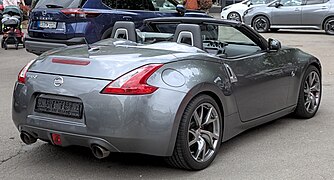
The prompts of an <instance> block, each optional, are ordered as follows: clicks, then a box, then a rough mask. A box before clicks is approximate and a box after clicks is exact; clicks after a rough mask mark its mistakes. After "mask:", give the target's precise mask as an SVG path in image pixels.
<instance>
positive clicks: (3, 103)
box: [0, 31, 334, 180]
mask: <svg viewBox="0 0 334 180" xmlns="http://www.w3.org/2000/svg"><path fill="white" fill-rule="evenodd" d="M263 35H264V36H265V37H267V38H268V37H273V38H276V39H278V40H280V41H281V42H282V44H283V45H286V46H293V47H297V48H301V49H302V50H304V51H306V52H308V53H311V54H313V55H315V56H316V57H318V58H319V59H320V60H321V62H322V65H323V81H322V82H323V97H322V102H321V106H320V109H319V111H318V114H317V115H316V116H315V117H314V118H312V119H309V120H298V119H293V118H291V117H289V116H288V117H284V118H281V119H278V120H276V121H273V122H271V123H268V124H265V125H262V126H260V127H256V128H253V129H251V130H248V131H246V132H244V133H242V134H240V135H239V136H237V137H235V138H233V139H231V140H229V141H228V142H225V143H223V144H222V147H221V149H220V152H219V154H218V155H217V157H216V159H215V161H214V162H213V163H212V164H211V166H210V167H208V168H207V169H205V170H202V171H198V172H192V171H184V170H179V169H173V168H170V167H169V166H167V165H166V164H165V163H164V161H163V160H162V159H161V158H159V157H154V156H146V155H138V154H121V153H112V154H111V156H110V157H108V158H107V159H103V160H97V159H95V158H94V157H93V155H92V154H91V152H90V150H89V149H88V148H82V147H68V148H61V147H57V146H53V145H50V144H48V143H44V142H42V141H38V142H37V143H35V144H33V145H25V144H24V143H22V142H21V140H20V138H19V133H18V131H17V129H16V128H15V126H14V124H13V122H12V120H11V98H12V90H13V86H14V82H15V81H16V79H17V74H18V72H19V71H20V69H21V68H22V67H23V66H24V65H25V64H26V63H28V62H29V61H30V60H32V59H34V58H35V57H36V56H35V55H33V54H30V53H27V52H26V51H25V50H24V49H19V50H15V49H9V50H4V49H0V179H6V180H7V179H15V180H18V179H34V180H38V179H41V180H44V179H233V180H236V179H303V180H304V179H312V180H313V179H334V111H333V107H334V59H333V50H334V49H333V47H334V46H333V45H334V36H329V35H325V34H324V32H323V31H279V32H278V33H275V34H271V33H266V34H263ZM259 98H261V97H259Z"/></svg>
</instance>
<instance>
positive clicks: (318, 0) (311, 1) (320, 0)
mask: <svg viewBox="0 0 334 180" xmlns="http://www.w3.org/2000/svg"><path fill="white" fill-rule="evenodd" d="M322 3H324V0H307V2H306V4H307V5H310V4H322Z"/></svg>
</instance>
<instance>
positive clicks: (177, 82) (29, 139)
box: [12, 17, 321, 170]
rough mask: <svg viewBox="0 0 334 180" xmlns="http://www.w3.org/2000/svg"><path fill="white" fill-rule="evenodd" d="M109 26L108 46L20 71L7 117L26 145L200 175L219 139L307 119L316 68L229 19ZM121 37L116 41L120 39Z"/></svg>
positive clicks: (317, 91) (59, 52) (83, 48)
mask: <svg viewBox="0 0 334 180" xmlns="http://www.w3.org/2000/svg"><path fill="white" fill-rule="evenodd" d="M141 30H142V31H139V30H136V29H135V26H134V24H133V23H132V22H117V23H116V24H115V27H114V29H113V33H112V37H114V38H111V39H107V40H103V41H100V42H97V43H95V44H92V45H79V46H72V47H68V48H62V49H55V50H52V51H48V52H46V53H44V54H43V55H41V56H40V57H38V58H37V59H35V60H33V61H31V62H30V63H28V64H27V65H26V66H25V67H24V68H23V69H22V70H21V72H20V73H19V75H18V81H17V82H16V85H15V89H14V94H13V110H12V112H13V120H14V123H15V125H16V126H17V128H18V130H19V132H20V133H21V135H20V136H21V139H22V141H23V142H25V143H26V144H32V143H34V142H36V140H37V139H40V140H43V141H48V142H51V143H52V144H54V145H59V146H69V145H80V146H86V147H90V148H91V149H92V152H93V154H94V155H95V156H96V157H97V158H104V157H107V156H108V155H109V153H110V152H131V153H143V154H150V155H157V156H164V157H165V159H166V161H167V162H168V163H169V164H171V165H172V166H175V167H178V168H184V169H191V170H200V169H203V168H206V167H207V166H209V165H210V163H211V162H212V161H213V160H214V158H215V156H216V155H217V153H218V152H219V148H220V145H221V142H224V141H227V140H228V139H230V138H232V137H234V136H236V135H237V134H239V133H241V132H243V131H245V130H247V129H249V128H251V127H254V126H257V125H260V124H263V123H266V122H268V121H272V120H274V119H277V118H279V117H282V116H284V115H287V114H290V113H293V114H294V115H295V116H296V117H298V118H311V117H313V116H314V115H315V113H316V112H317V110H318V108H319V104H320V99H321V64H320V62H319V60H318V59H317V58H315V57H314V56H312V55H309V54H307V53H305V52H303V51H301V50H299V49H296V48H288V47H281V45H280V42H279V41H277V40H273V39H269V40H268V41H267V40H265V39H264V38H263V37H262V36H260V35H259V34H258V33H256V32H255V31H254V30H252V29H251V28H249V27H248V26H246V25H244V24H242V23H239V22H234V21H227V20H217V19H209V18H208V19H203V18H185V17H183V18H157V19H148V20H146V21H145V27H144V28H142V29H141ZM122 38H123V39H122Z"/></svg>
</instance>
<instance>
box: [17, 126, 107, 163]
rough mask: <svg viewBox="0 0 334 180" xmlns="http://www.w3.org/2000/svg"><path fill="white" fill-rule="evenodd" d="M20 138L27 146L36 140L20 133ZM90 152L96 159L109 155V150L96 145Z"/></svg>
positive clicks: (27, 134)
mask: <svg viewBox="0 0 334 180" xmlns="http://www.w3.org/2000/svg"><path fill="white" fill-rule="evenodd" d="M20 138H21V140H22V141H23V142H24V143H25V144H27V145H29V144H33V143H35V142H36V141H37V138H35V137H34V136H32V135H31V134H29V133H27V132H21V134H20ZM91 150H92V153H93V155H94V156H95V157H96V158H97V159H103V158H106V157H108V156H109V155H110V151H109V150H107V149H106V148H104V147H102V146H99V145H96V144H94V145H92V147H91Z"/></svg>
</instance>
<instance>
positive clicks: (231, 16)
mask: <svg viewBox="0 0 334 180" xmlns="http://www.w3.org/2000/svg"><path fill="white" fill-rule="evenodd" d="M226 18H227V19H229V20H235V21H239V22H241V16H240V14H239V13H237V12H230V13H229V14H228V15H227V17H226Z"/></svg>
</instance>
